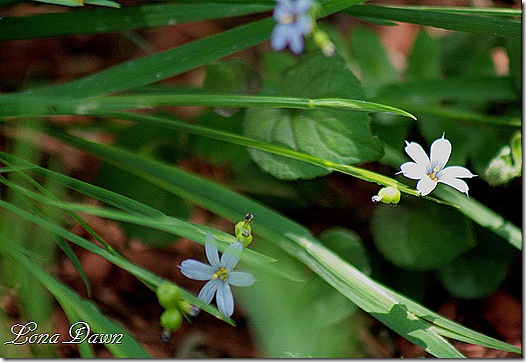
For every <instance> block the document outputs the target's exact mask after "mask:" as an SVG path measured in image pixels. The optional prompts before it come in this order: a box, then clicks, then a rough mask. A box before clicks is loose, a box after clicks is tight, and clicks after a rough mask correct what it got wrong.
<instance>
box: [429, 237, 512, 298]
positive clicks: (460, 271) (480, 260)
mask: <svg viewBox="0 0 526 362" xmlns="http://www.w3.org/2000/svg"><path fill="white" fill-rule="evenodd" d="M475 231H476V234H477V239H478V241H479V242H478V244H477V246H476V247H475V248H474V249H472V250H470V251H468V252H467V253H466V254H464V255H461V256H460V257H459V258H457V259H455V260H453V261H452V262H451V263H448V264H446V265H444V266H443V267H442V268H440V269H438V271H437V276H438V280H439V281H440V282H441V283H442V285H443V286H444V288H445V289H446V290H447V291H448V292H449V293H450V294H451V295H453V296H454V297H456V298H460V299H482V298H485V297H487V296H489V295H490V294H492V293H494V292H495V290H497V288H498V287H499V286H500V285H501V284H502V282H503V281H504V279H505V278H506V276H507V274H508V269H509V266H510V263H511V262H512V261H513V260H514V259H516V258H517V257H519V255H520V252H519V251H517V250H516V249H515V248H513V247H512V246H511V245H505V244H498V240H495V239H496V238H497V236H496V235H494V234H489V233H486V232H485V231H484V230H483V229H482V228H480V227H479V228H476V229H475Z"/></svg>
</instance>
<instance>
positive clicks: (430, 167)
mask: <svg viewBox="0 0 526 362" xmlns="http://www.w3.org/2000/svg"><path fill="white" fill-rule="evenodd" d="M405 143H406V147H405V152H406V153H407V154H408V155H409V157H411V158H412V159H413V161H415V162H406V163H404V164H402V165H401V166H400V169H401V171H400V172H399V173H402V174H403V175H404V176H405V177H408V178H410V179H413V180H419V181H418V183H417V184H416V189H417V191H418V192H420V195H422V196H426V195H429V194H430V193H431V191H433V190H434V189H435V187H436V186H437V184H438V183H439V182H442V183H444V184H446V185H449V186H451V187H453V188H455V189H457V190H458V191H460V192H463V193H465V194H466V195H467V194H468V190H469V187H468V184H467V183H465V182H464V181H463V180H460V179H461V178H471V177H474V176H476V175H473V174H472V173H471V172H470V171H469V170H468V169H467V168H465V167H460V166H450V167H445V166H446V163H447V162H448V161H449V156H450V155H451V142H449V141H448V140H447V139H445V138H444V135H442V138H439V139H437V140H435V141H434V142H433V143H432V144H431V159H429V157H428V156H427V154H426V152H425V151H424V149H423V148H422V146H420V145H419V144H418V143H415V142H411V143H409V142H407V141H406V142H405Z"/></svg>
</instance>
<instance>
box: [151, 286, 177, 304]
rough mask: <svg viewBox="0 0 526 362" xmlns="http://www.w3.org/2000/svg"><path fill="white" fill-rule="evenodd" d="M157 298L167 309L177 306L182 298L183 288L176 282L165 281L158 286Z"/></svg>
mask: <svg viewBox="0 0 526 362" xmlns="http://www.w3.org/2000/svg"><path fill="white" fill-rule="evenodd" d="M156 294H157V300H159V304H160V305H162V306H163V307H164V308H165V309H170V308H176V307H177V306H178V305H179V302H180V300H181V290H180V289H179V287H178V286H177V285H175V284H171V283H163V284H161V285H159V287H158V288H157V292H156Z"/></svg>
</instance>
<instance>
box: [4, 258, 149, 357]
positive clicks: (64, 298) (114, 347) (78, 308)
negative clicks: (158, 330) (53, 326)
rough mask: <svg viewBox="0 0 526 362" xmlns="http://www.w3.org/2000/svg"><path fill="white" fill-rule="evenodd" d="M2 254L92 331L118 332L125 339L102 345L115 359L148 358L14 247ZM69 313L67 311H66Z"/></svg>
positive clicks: (114, 326) (93, 308) (113, 325)
mask: <svg viewBox="0 0 526 362" xmlns="http://www.w3.org/2000/svg"><path fill="white" fill-rule="evenodd" d="M3 253H5V254H7V255H9V256H10V257H12V258H13V259H15V260H16V262H17V264H18V265H21V266H22V267H23V268H24V269H25V270H27V272H29V273H31V274H32V276H33V277H34V278H35V279H36V280H38V281H39V282H40V283H41V284H42V285H44V286H45V287H46V289H47V290H49V292H50V293H52V294H53V296H54V297H55V298H56V299H57V301H58V302H59V303H60V305H62V306H63V307H64V308H65V310H68V311H70V312H71V311H73V312H74V314H75V315H76V316H78V317H79V319H80V320H81V321H83V322H85V323H87V324H88V325H89V326H90V328H91V329H92V330H93V331H96V332H98V333H109V334H114V333H121V334H123V336H126V337H127V338H123V340H122V343H108V344H105V347H106V348H108V350H109V351H110V352H111V353H112V354H113V355H114V356H115V357H119V358H150V357H151V356H150V355H149V354H148V353H147V352H146V351H145V350H144V349H143V348H142V346H141V345H140V344H139V343H138V342H137V341H136V340H135V338H133V337H132V336H131V335H130V334H129V333H128V332H127V331H126V330H124V329H123V328H122V327H120V326H119V325H117V324H116V323H114V322H112V321H110V320H109V319H108V318H107V317H105V316H104V315H103V314H102V313H101V312H100V311H99V310H98V308H97V307H96V306H95V305H93V304H92V303H91V302H89V301H87V300H84V299H82V298H80V297H79V296H78V295H77V294H76V293H75V292H73V291H72V290H71V289H70V288H69V287H67V286H65V285H64V284H62V283H60V282H59V281H57V280H56V279H55V278H53V277H52V276H51V275H49V274H48V273H47V272H46V271H44V270H43V269H41V268H40V267H39V266H37V265H36V264H35V263H32V262H31V261H30V260H29V259H28V258H27V257H25V256H24V255H23V254H21V253H19V252H17V251H16V250H15V249H5V250H3ZM70 314H71V313H70Z"/></svg>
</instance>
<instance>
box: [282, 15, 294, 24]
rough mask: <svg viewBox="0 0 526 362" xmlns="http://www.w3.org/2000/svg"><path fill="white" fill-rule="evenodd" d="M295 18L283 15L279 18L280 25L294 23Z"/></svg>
mask: <svg viewBox="0 0 526 362" xmlns="http://www.w3.org/2000/svg"><path fill="white" fill-rule="evenodd" d="M296 18H297V17H296V16H295V15H294V14H291V13H285V14H283V15H282V16H281V17H280V18H279V23H280V24H292V23H294V22H295V21H296Z"/></svg>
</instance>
